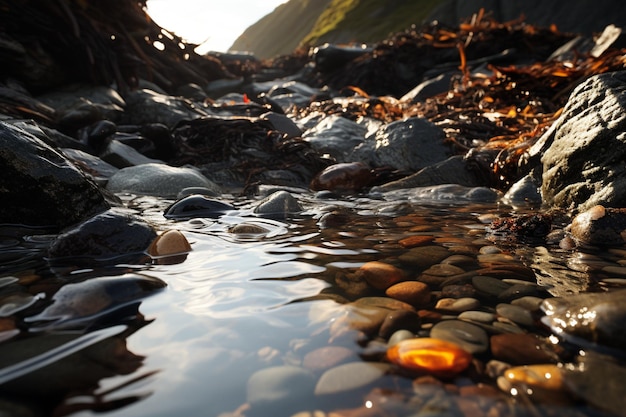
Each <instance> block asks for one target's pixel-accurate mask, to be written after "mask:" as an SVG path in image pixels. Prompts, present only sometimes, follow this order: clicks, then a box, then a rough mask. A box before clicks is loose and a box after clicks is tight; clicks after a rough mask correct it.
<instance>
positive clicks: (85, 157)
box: [62, 148, 119, 185]
mask: <svg viewBox="0 0 626 417" xmlns="http://www.w3.org/2000/svg"><path fill="white" fill-rule="evenodd" d="M62 152H63V154H64V155H65V156H66V157H67V158H69V159H70V160H71V161H72V162H73V163H74V165H76V166H78V167H80V169H81V170H82V171H83V172H84V173H86V174H87V175H89V176H91V177H92V178H93V179H94V180H95V181H96V182H97V183H99V184H102V185H105V184H106V182H107V181H108V179H109V178H110V177H111V176H113V174H115V173H116V172H117V171H119V169H118V168H117V167H114V166H113V165H111V164H109V163H108V162H106V161H103V160H102V159H100V158H98V157H97V156H94V155H92V154H90V153H87V152H84V151H81V150H79V149H71V148H65V149H62Z"/></svg>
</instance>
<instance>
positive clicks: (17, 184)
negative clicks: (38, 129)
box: [0, 122, 110, 229]
mask: <svg viewBox="0 0 626 417" xmlns="http://www.w3.org/2000/svg"><path fill="white" fill-rule="evenodd" d="M0 171H1V172H2V182H1V185H0V201H1V202H2V203H1V204H0V223H14V224H16V223H17V224H25V225H31V226H52V227H56V228H59V229H60V228H63V227H66V226H70V225H72V224H75V223H78V222H80V221H82V220H84V219H86V218H89V217H91V216H93V215H95V214H97V213H100V212H103V211H105V210H107V209H109V208H110V206H109V204H108V202H107V201H106V199H105V197H104V195H103V194H102V193H101V191H100V189H99V188H98V186H97V185H96V184H95V183H94V182H92V181H91V180H90V179H88V178H87V176H86V175H85V174H84V173H83V172H82V171H80V170H79V169H78V168H76V166H74V165H73V164H72V163H71V162H70V161H69V160H68V159H67V158H66V157H65V156H63V155H62V154H61V153H60V152H57V151H56V150H54V149H53V148H52V147H50V146H48V145H46V144H45V143H44V142H43V141H41V140H40V139H38V138H36V137H35V136H33V135H32V134H30V133H28V132H26V131H25V130H23V129H20V128H19V127H16V126H13V125H11V124H9V123H5V122H0Z"/></svg>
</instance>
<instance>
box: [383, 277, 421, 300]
mask: <svg viewBox="0 0 626 417" xmlns="http://www.w3.org/2000/svg"><path fill="white" fill-rule="evenodd" d="M385 294H386V295H387V296H388V297H391V298H394V299H396V300H400V301H404V302H405V303H407V304H411V305H413V306H425V305H427V304H429V303H430V298H431V293H430V289H429V288H428V285H426V284H424V283H423V282H419V281H404V282H399V283H397V284H394V285H392V286H390V287H389V288H387V290H386V291H385Z"/></svg>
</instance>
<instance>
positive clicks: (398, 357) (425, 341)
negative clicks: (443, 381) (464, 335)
mask: <svg viewBox="0 0 626 417" xmlns="http://www.w3.org/2000/svg"><path fill="white" fill-rule="evenodd" d="M387 358H388V359H389V360H390V361H391V362H393V363H395V364H396V365H398V366H400V367H402V368H405V369H408V370H412V371H419V372H428V373H433V374H436V375H455V374H458V373H459V372H462V371H464V370H465V369H466V368H467V367H468V366H469V364H470V363H471V362H472V355H471V354H470V353H469V352H467V351H465V350H464V349H461V347H460V346H458V345H457V344H455V343H452V342H447V341H444V340H440V339H433V338H415V339H407V340H402V341H400V342H398V343H397V344H395V345H394V346H392V347H390V348H389V349H388V350H387Z"/></svg>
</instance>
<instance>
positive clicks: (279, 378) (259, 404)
mask: <svg viewBox="0 0 626 417" xmlns="http://www.w3.org/2000/svg"><path fill="white" fill-rule="evenodd" d="M314 388H315V377H314V376H313V374H312V373H311V372H310V371H307V370H306V369H303V368H299V367H296V366H274V367H270V368H265V369H261V370H260V371H257V372H255V373H254V374H252V376H250V378H249V379H248V383H247V387H246V390H247V391H246V392H247V393H246V398H247V402H248V404H250V406H251V407H252V408H253V409H254V410H267V411H283V410H284V409H289V410H293V411H297V409H298V406H302V404H303V403H305V402H306V400H307V399H308V398H311V397H312V393H313V390H314Z"/></svg>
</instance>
